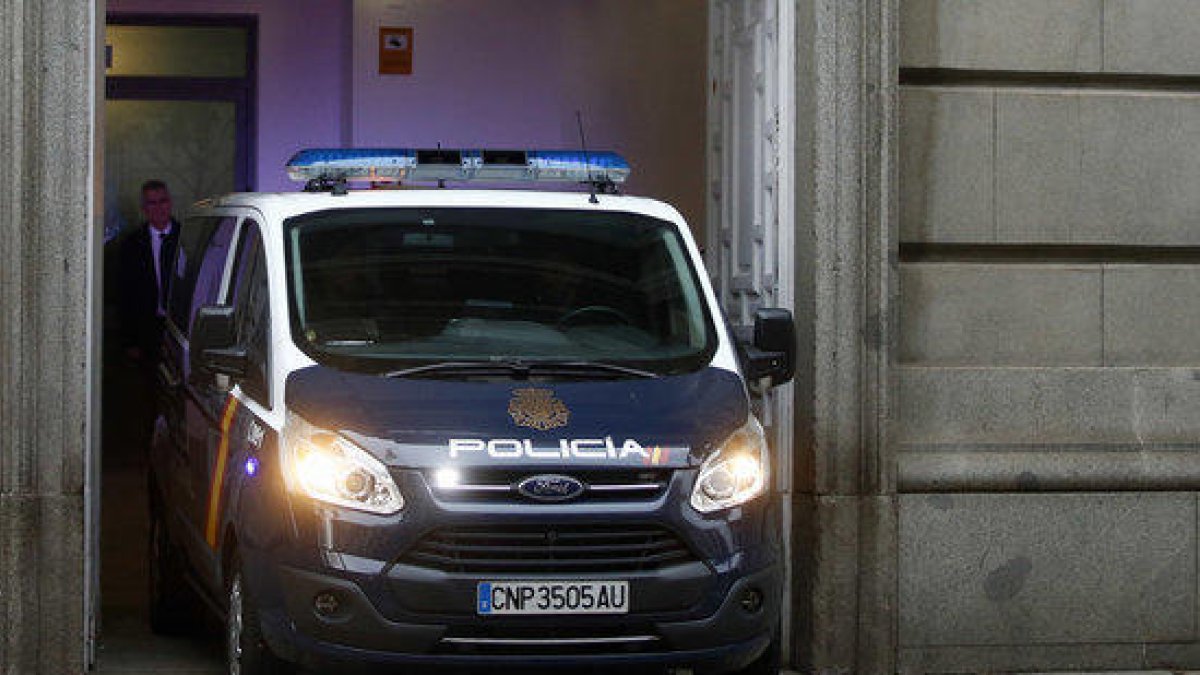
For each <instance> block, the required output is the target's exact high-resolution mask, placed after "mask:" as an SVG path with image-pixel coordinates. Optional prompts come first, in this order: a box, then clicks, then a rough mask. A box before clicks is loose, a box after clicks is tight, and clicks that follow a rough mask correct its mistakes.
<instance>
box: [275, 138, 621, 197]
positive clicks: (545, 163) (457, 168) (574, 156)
mask: <svg viewBox="0 0 1200 675" xmlns="http://www.w3.org/2000/svg"><path fill="white" fill-rule="evenodd" d="M287 172H288V177H289V178H291V179H292V180H294V181H298V182H303V183H306V184H308V186H309V187H308V188H307V189H319V188H320V187H321V186H327V185H329V184H332V183H337V182H365V181H369V182H388V181H395V182H401V181H418V182H420V181H493V182H509V181H512V182H523V181H541V182H560V183H561V182H574V183H592V184H594V185H598V186H608V187H611V186H613V185H615V184H616V183H623V182H625V179H626V178H627V177H628V176H629V164H628V163H627V162H626V161H625V160H624V158H622V157H621V156H620V155H618V154H617V153H615V152H582V151H574V150H443V149H436V150H415V149H403V148H396V149H382V148H380V149H372V148H347V149H312V150H301V151H300V152H298V153H296V154H295V155H294V156H292V158H291V159H290V160H289V161H288V164H287Z"/></svg>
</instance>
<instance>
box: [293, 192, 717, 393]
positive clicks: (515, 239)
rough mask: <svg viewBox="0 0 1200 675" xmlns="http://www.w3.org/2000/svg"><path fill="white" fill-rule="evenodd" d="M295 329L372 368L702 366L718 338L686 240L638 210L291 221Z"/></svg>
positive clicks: (342, 359)
mask: <svg viewBox="0 0 1200 675" xmlns="http://www.w3.org/2000/svg"><path fill="white" fill-rule="evenodd" d="M285 236H286V238H287V249H288V286H289V295H290V302H291V308H292V328H293V333H294V339H295V340H296V342H297V344H298V345H299V346H300V347H301V349H303V350H304V351H305V352H306V353H308V354H309V355H310V356H312V357H313V358H314V359H315V360H316V361H318V362H319V363H322V364H326V365H331V366H334V367H338V368H342V369H348V370H355V371H365V372H376V373H384V372H395V371H396V370H398V369H404V368H413V367H418V366H422V365H430V364H439V363H446V362H454V363H456V364H470V363H474V362H491V363H495V362H497V361H505V362H508V361H512V362H521V363H531V364H553V363H563V364H566V363H571V364H574V365H575V366H578V365H580V364H581V363H583V364H592V363H595V364H615V365H623V366H628V367H630V368H638V369H640V370H644V371H648V372H650V373H654V374H669V373H679V372H688V371H692V370H696V369H698V368H700V367H703V366H704V365H706V364H707V363H708V361H709V359H710V358H711V357H712V354H713V353H714V352H715V350H716V336H715V331H714V329H713V323H712V320H711V318H710V317H709V315H708V311H707V308H706V306H705V303H704V302H703V299H702V297H703V296H702V295H701V292H700V286H699V284H698V282H697V279H696V276H695V271H694V270H693V269H692V267H691V265H690V264H689V258H688V256H687V254H686V251H685V249H684V242H683V240H682V238H681V237H680V235H679V233H678V232H677V231H676V229H675V227H674V226H673V225H671V224H670V223H668V222H666V221H662V220H658V219H655V218H650V217H648V216H643V215H637V214H630V213H612V212H584V211H564V210H547V209H536V210H534V209H486V208H457V209H450V208H447V209H344V210H333V211H325V212H320V213H314V214H309V215H305V216H301V217H296V218H292V219H290V220H289V221H287V223H286V227H285Z"/></svg>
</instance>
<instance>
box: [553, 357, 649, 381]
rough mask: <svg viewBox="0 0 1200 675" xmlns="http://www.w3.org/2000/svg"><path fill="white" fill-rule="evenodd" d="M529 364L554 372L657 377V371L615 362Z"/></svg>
mask: <svg viewBox="0 0 1200 675" xmlns="http://www.w3.org/2000/svg"><path fill="white" fill-rule="evenodd" d="M529 365H530V367H531V368H536V369H538V370H539V371H541V370H542V369H546V370H550V371H553V372H554V373H555V374H558V373H564V372H578V373H587V372H593V373H594V372H602V373H620V374H622V375H632V376H634V377H645V378H655V377H659V374H658V373H652V372H650V371H648V370H640V369H638V368H630V367H629V366H618V365H617V364H615V363H606V362H604V361H537V362H534V363H531V364H529Z"/></svg>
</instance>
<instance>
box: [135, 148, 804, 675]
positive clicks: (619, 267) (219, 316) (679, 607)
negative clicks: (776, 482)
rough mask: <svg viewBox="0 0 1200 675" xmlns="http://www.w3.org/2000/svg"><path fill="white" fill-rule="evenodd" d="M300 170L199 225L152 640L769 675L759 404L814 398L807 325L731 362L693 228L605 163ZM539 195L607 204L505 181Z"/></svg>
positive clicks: (418, 660) (348, 660)
mask: <svg viewBox="0 0 1200 675" xmlns="http://www.w3.org/2000/svg"><path fill="white" fill-rule="evenodd" d="M288 170H289V174H290V175H291V177H292V178H294V179H296V180H299V181H302V182H304V183H305V189H304V191H302V192H301V191H298V192H295V193H290V194H257V193H255V194H232V195H227V196H223V197H219V198H215V199H212V200H209V201H205V202H201V203H199V204H198V205H197V206H196V207H195V208H194V209H193V210H192V212H191V213H190V214H189V217H188V218H186V219H185V221H184V223H183V225H182V229H181V233H180V243H179V247H178V253H177V257H176V259H175V261H174V262H173V266H172V268H171V271H170V286H169V290H168V301H169V302H168V305H169V306H168V308H167V314H168V317H167V331H166V337H165V339H164V345H163V360H162V362H161V364H160V367H159V379H160V387H159V403H160V406H161V417H160V418H159V422H158V424H157V425H156V432H155V436H154V442H153V447H152V448H151V451H150V453H151V459H150V476H149V481H150V500H151V512H152V515H151V534H150V539H151V541H150V546H151V558H152V560H151V564H150V567H151V579H150V585H151V607H150V613H151V622H152V626H153V628H154V629H155V630H156V631H159V632H165V633H170V632H177V631H181V630H185V629H187V627H188V626H190V625H192V624H191V621H192V620H193V618H194V613H195V612H196V609H197V607H200V606H207V607H209V608H211V609H213V610H216V612H217V613H218V615H220V616H222V617H223V620H224V626H225V629H226V638H227V643H226V645H227V649H228V667H229V672H230V673H234V674H237V673H245V674H250V675H254V674H257V673H280V672H288V671H290V670H291V669H293V668H294V667H295V666H297V665H302V666H305V667H310V668H317V669H321V668H334V669H335V670H336V672H342V671H343V670H344V669H348V668H350V667H351V666H367V667H369V668H374V669H377V668H379V667H382V666H395V667H401V668H402V667H405V666H411V665H420V664H426V665H439V664H445V665H459V666H471V665H497V664H499V665H503V664H514V665H515V664H520V665H521V666H522V667H527V666H547V667H567V666H595V667H601V668H606V669H607V668H614V669H615V668H618V667H633V666H639V667H640V666H649V667H654V668H660V667H661V668H664V669H666V668H683V669H692V670H693V671H695V672H702V673H709V672H711V673H719V672H736V673H767V672H773V671H774V670H776V669H777V668H778V663H779V651H780V647H779V644H780V636H779V618H780V603H781V596H782V577H783V565H784V560H783V555H782V544H781V541H782V540H781V534H780V525H779V513H778V505H777V503H776V500H774V499H772V498H771V489H772V488H771V485H772V481H771V475H770V472H771V459H770V451H769V448H768V445H767V442H766V440H765V438H764V434H763V429H762V426H761V425H760V424H759V421H758V420H757V419H756V418H755V416H754V414H753V412H752V410H751V405H750V398H749V393H748V392H749V390H750V389H753V388H756V387H769V386H772V385H775V384H779V383H783V382H786V381H788V380H789V379H790V378H791V377H792V370H793V365H792V364H793V360H794V346H793V342H794V337H793V326H792V317H791V315H790V314H789V313H788V312H786V311H784V310H777V309H763V310H760V311H759V312H758V314H757V316H756V319H757V321H756V324H755V326H754V331H753V336H746V338H745V339H744V340H740V341H738V340H735V339H734V335H733V334H732V333H731V330H730V328H729V326H728V325H727V324H726V322H725V320H724V319H723V317H722V314H721V310H720V309H719V307H718V305H717V302H716V298H715V296H714V294H713V290H712V288H711V287H710V285H709V282H708V279H707V278H706V276H705V274H704V271H703V270H704V268H703V263H702V260H701V257H700V253H699V251H698V249H697V247H696V245H695V243H694V241H693V239H692V237H691V235H690V234H689V230H688V227H687V225H686V223H685V222H684V220H683V218H682V217H681V216H680V214H679V213H678V212H677V211H676V210H675V209H673V208H672V207H670V206H668V205H666V204H664V203H661V202H658V201H654V200H650V199H643V198H637V197H631V196H623V195H620V194H618V192H619V191H618V190H617V186H618V185H619V184H620V183H622V182H623V181H624V180H625V178H626V176H627V175H628V172H629V167H628V165H627V164H626V163H625V161H624V160H623V159H621V158H620V157H619V156H617V155H615V154H612V153H581V152H536V151H459V150H454V151H451V150H440V149H439V150H429V151H423V150H361V149H360V150H313V151H304V152H301V153H299V154H298V155H296V156H295V157H294V158H293V159H292V161H291V162H290V164H289V167H288ZM472 181H484V182H491V183H497V182H499V183H501V184H503V185H504V187H503V189H488V190H478V189H460V188H461V187H462V186H463V185H470V184H471V182H472ZM534 181H541V182H576V183H581V184H583V186H584V188H585V189H582V190H574V191H571V190H568V191H563V190H557V191H555V190H529V189H523V188H522V189H513V186H514V185H524V186H528V184H530V183H532V182H534ZM360 183H367V184H369V185H370V186H373V187H375V188H379V187H380V186H381V185H384V186H386V187H391V188H396V186H397V185H400V186H402V187H403V188H404V189H350V188H351V187H358V186H359V184H360ZM447 183H451V184H453V185H454V186H455V187H454V189H444V188H445V185H446V184H447ZM417 185H424V186H425V187H424V188H422V189H414V186H417ZM197 600H201V601H203V602H197Z"/></svg>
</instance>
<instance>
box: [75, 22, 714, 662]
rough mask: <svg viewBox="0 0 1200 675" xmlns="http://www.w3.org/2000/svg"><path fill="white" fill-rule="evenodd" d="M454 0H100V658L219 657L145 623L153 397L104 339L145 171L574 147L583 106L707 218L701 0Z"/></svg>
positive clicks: (598, 138) (213, 635)
mask: <svg viewBox="0 0 1200 675" xmlns="http://www.w3.org/2000/svg"><path fill="white" fill-rule="evenodd" d="M462 5H463V6H461V7H457V8H449V9H448V8H446V6H445V3H439V2H417V3H406V4H405V5H404V6H403V8H399V7H398V5H397V4H396V3H387V2H354V3H349V2H348V3H328V2H325V1H324V0H306V1H304V2H296V1H295V0H262V1H259V2H252V3H247V7H246V9H247V10H248V12H249V13H248V14H245V15H237V16H228V15H213V14H211V12H214V11H219V12H224V11H227V10H228V8H229V5H228V3H224V2H217V1H215V0H214V1H213V2H196V1H192V0H169V1H166V2H164V1H162V0H155V1H141V0H110V1H109V3H108V7H107V9H108V11H109V14H108V20H107V25H106V26H105V35H106V40H105V42H106V54H105V56H106V61H107V63H106V66H108V67H107V68H106V73H107V80H106V97H107V101H106V105H105V135H106V143H105V148H104V163H105V169H106V170H105V199H106V204H105V240H106V244H105V249H106V250H105V259H106V276H107V278H106V281H109V282H110V283H109V285H108V288H107V292H106V294H105V298H106V302H105V308H104V309H105V311H104V315H105V340H104V344H105V351H104V358H105V360H104V366H105V367H104V375H103V386H104V401H105V414H104V437H103V450H102V457H103V465H102V490H101V492H102V495H103V496H102V503H101V514H102V521H101V524H100V528H101V534H100V552H101V559H100V581H101V583H100V596H101V619H102V621H100V624H99V639H98V643H97V644H98V650H97V664H98V668H99V672H101V673H125V672H130V673H131V672H158V671H160V670H162V671H165V670H167V669H170V668H180V669H182V668H187V669H189V671H188V672H193V671H194V672H210V671H213V672H216V671H218V670H219V669H220V668H221V666H222V663H223V651H222V650H223V644H222V641H221V636H220V635H219V634H218V633H217V632H215V630H213V629H211V628H210V629H208V630H204V629H203V628H202V629H201V630H200V631H198V632H197V633H196V635H195V637H192V638H161V637H156V636H154V635H153V634H152V633H151V632H150V631H149V624H148V617H147V598H146V587H147V585H148V584H147V575H148V566H147V561H146V552H147V544H146V542H147V540H148V538H149V537H148V531H147V530H148V520H147V514H146V495H145V466H144V453H143V452H142V451H141V449H140V447H141V445H142V441H141V440H139V439H138V437H137V434H138V433H139V427H138V425H136V424H131V423H130V421H131V416H132V415H135V414H136V411H138V410H143V409H147V408H149V407H150V406H152V401H148V400H147V399H146V398H145V397H144V392H145V389H146V388H145V387H144V381H143V380H144V378H142V376H141V375H140V374H139V371H138V369H137V368H131V367H130V364H128V363H127V362H125V360H124V354H122V353H121V350H120V349H119V348H118V347H119V344H120V340H119V331H115V330H112V329H113V328H114V327H116V323H117V313H116V312H115V307H116V300H117V299H118V297H119V293H120V288H119V287H117V286H116V285H115V284H113V283H111V280H115V279H117V278H119V274H118V271H119V270H118V267H119V265H120V256H119V255H117V254H116V252H117V251H118V250H119V248H120V245H121V242H122V241H123V239H124V238H125V237H128V236H129V235H130V234H131V233H132V232H134V231H136V230H137V228H138V227H139V225H140V223H141V221H142V217H141V213H140V211H139V205H138V202H137V199H138V197H139V188H140V186H141V185H142V183H143V182H144V181H145V180H147V179H152V178H157V179H162V180H164V181H165V182H166V183H167V184H168V185H169V186H170V189H171V193H172V196H173V197H174V206H175V215H176V216H177V217H179V218H182V217H183V216H184V215H185V213H186V211H187V208H188V205H189V204H190V203H191V202H193V201H194V200H195V199H199V198H201V197H205V196H209V195H214V194H221V193H225V192H229V191H234V190H250V189H260V190H268V191H269V190H283V191H294V190H295V189H296V187H295V186H294V185H293V184H291V183H290V182H288V181H287V180H286V179H285V177H284V175H283V166H284V163H285V161H286V159H287V158H288V156H290V155H291V154H292V153H293V152H294V151H295V150H297V149H299V148H301V147H309V146H316V147H320V146H395V145H401V146H415V147H433V146H437V145H439V144H440V145H443V146H450V147H453V146H463V147H544V148H576V147H578V144H579V137H578V128H577V126H576V111H579V112H580V113H582V116H583V119H584V123H585V126H586V132H587V142H588V144H589V146H591V147H595V148H600V147H603V148H606V149H609V148H611V149H614V150H617V151H619V152H621V153H622V154H624V155H625V156H626V157H627V158H628V159H629V160H630V163H631V164H632V165H633V166H634V178H633V180H632V181H631V184H630V186H629V192H631V193H634V194H645V195H649V196H655V197H658V198H661V199H664V200H666V201H669V202H672V203H674V204H675V205H677V206H678V207H679V208H680V210H681V211H683V212H684V214H685V216H686V217H687V218H688V220H689V222H690V223H692V225H693V227H694V228H695V229H696V231H697V233H702V232H703V231H704V228H705V226H706V218H705V215H704V214H705V211H706V208H707V205H706V204H705V200H704V169H705V161H704V135H705V105H706V96H705V90H706V75H705V63H706V49H705V34H706V30H707V23H706V19H707V8H706V7H705V3H704V2H702V1H701V0H693V1H692V2H688V3H679V2H677V1H674V0H672V1H665V0H664V1H661V2H650V3H647V2H644V1H642V2H633V1H630V2H606V3H602V5H601V6H592V7H580V6H576V7H568V6H566V5H567V3H561V2H555V1H551V0H548V1H545V2H535V3H530V2H528V0H525V1H516V0H510V1H506V2H495V1H494V0H492V1H490V2H483V1H480V2H469V3H462ZM531 5H538V7H537V8H533V7H531ZM534 9H536V10H537V11H534ZM146 12H153V14H148V13H146ZM385 25H400V26H410V27H412V28H413V30H414V33H415V45H416V52H415V64H414V69H413V73H412V74H411V75H392V74H384V73H381V72H380V65H379V64H378V63H377V62H376V53H375V51H374V50H373V49H372V50H367V49H366V48H364V47H362V46H361V45H369V46H373V41H374V40H375V38H376V36H377V34H378V29H379V27H380V26H385ZM498 29H502V30H498ZM548 37H550V38H552V39H550V40H548V39H547V38H548ZM464 45H465V46H464ZM598 53H600V54H605V55H606V58H605V59H604V60H603V62H602V63H597V62H596V61H595V59H594V58H593V55H595V54H598Z"/></svg>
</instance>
